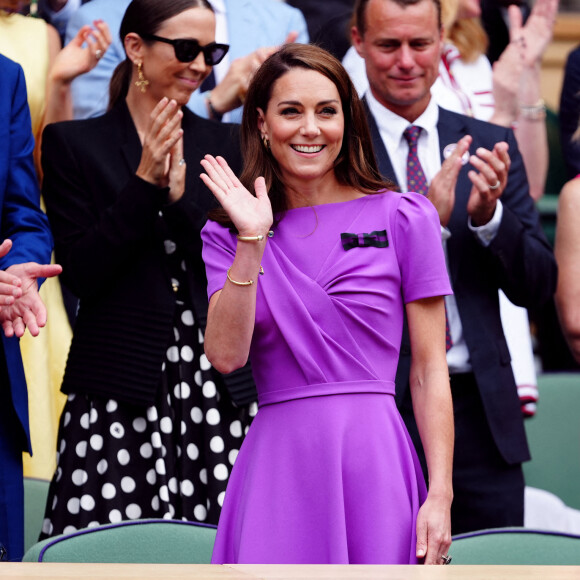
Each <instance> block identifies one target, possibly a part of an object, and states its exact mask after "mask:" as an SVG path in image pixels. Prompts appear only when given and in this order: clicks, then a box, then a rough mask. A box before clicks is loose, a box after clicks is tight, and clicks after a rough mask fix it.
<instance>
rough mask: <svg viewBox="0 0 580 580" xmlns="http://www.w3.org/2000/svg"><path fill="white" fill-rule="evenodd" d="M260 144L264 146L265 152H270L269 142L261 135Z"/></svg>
mask: <svg viewBox="0 0 580 580" xmlns="http://www.w3.org/2000/svg"><path fill="white" fill-rule="evenodd" d="M262 143H263V144H264V147H265V149H266V151H270V140H269V139H268V137H266V135H262Z"/></svg>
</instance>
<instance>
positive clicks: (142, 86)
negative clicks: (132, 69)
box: [135, 62, 149, 93]
mask: <svg viewBox="0 0 580 580" xmlns="http://www.w3.org/2000/svg"><path fill="white" fill-rule="evenodd" d="M137 77H138V80H136V81H135V86H136V87H138V88H139V90H140V91H141V92H142V93H144V92H145V91H146V90H147V87H148V86H149V81H148V80H147V79H146V78H145V75H144V74H143V63H142V62H138V63H137Z"/></svg>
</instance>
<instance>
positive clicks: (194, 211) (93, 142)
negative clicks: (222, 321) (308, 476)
mask: <svg viewBox="0 0 580 580" xmlns="http://www.w3.org/2000/svg"><path fill="white" fill-rule="evenodd" d="M120 34H121V38H122V39H123V40H124V47H125V51H126V55H127V58H126V60H125V61H124V62H122V63H121V64H120V65H119V66H118V68H117V70H116V71H115V74H114V76H113V79H112V81H111V99H110V103H111V104H110V109H109V111H108V112H107V113H106V114H105V115H103V116H102V117H98V118H95V119H88V120H83V121H73V122H68V123H57V124H54V125H50V126H49V127H47V129H46V131H45V133H44V139H43V151H42V153H43V157H42V162H43V167H44V172H45V178H44V186H43V191H44V196H45V200H46V204H47V211H48V214H49V218H50V221H51V225H52V228H53V232H54V236H55V250H56V255H57V257H58V259H59V260H60V261H62V264H63V269H64V271H65V274H64V280H65V282H66V284H67V285H68V287H69V288H70V289H71V290H72V291H73V292H74V293H75V294H76V295H77V296H78V297H79V298H80V306H79V311H78V317H77V320H76V324H75V329H74V338H73V343H72V346H71V350H70V354H69V359H68V363H67V367H66V371H65V377H64V381H63V385H62V391H63V392H64V393H65V394H67V395H68V400H67V403H66V406H65V409H64V412H63V414H62V419H61V424H60V430H59V441H58V446H57V449H58V452H59V454H58V465H57V469H56V473H55V476H54V478H53V481H52V484H51V487H50V492H49V498H48V503H47V510H46V519H45V521H44V526H43V534H42V537H46V536H50V535H55V534H60V533H63V532H69V531H72V530H74V529H78V528H81V527H85V526H89V525H95V524H105V523H109V522H117V521H120V520H125V519H135V518H147V517H154V518H155V517H156V518H168V517H169V518H174V519H184V520H197V521H201V522H208V523H217V519H218V515H219V512H220V508H221V504H222V502H223V496H224V491H225V488H226V483H227V479H228V477H229V473H230V470H231V467H232V464H233V462H234V460H235V457H236V455H237V451H238V449H239V447H240V444H241V441H242V438H243V435H244V433H245V431H246V428H247V426H248V425H249V422H250V405H247V404H246V405H243V404H240V405H238V406H235V405H234V404H233V403H232V401H231V399H230V397H229V396H228V395H227V392H226V388H225V386H224V382H223V380H222V377H221V375H218V374H217V373H216V372H214V371H213V369H212V368H211V365H210V364H209V363H208V362H207V359H206V358H205V355H204V354H203V332H204V326H205V321H206V314H207V298H206V294H205V287H206V280H205V271H204V267H203V263H202V260H201V241H200V236H199V232H200V230H201V228H202V226H203V225H204V223H205V220H206V214H207V211H208V209H209V208H210V207H211V206H212V205H213V204H214V201H213V199H212V196H211V194H210V193H209V191H207V188H205V186H204V185H203V183H202V182H201V180H200V178H199V161H200V159H201V158H202V157H203V155H204V154H205V153H208V152H210V153H213V154H218V153H219V154H221V155H224V156H226V157H227V158H228V160H233V163H234V165H235V167H236V169H239V168H240V165H241V156H240V150H239V144H238V134H237V130H235V128H234V127H233V126H230V125H224V124H219V123H215V122H212V121H209V120H205V119H201V118H199V117H197V116H195V115H194V114H193V113H191V112H190V111H189V110H188V109H186V108H184V107H183V106H184V105H185V104H186V103H187V102H188V100H189V97H190V96H191V94H192V93H193V91H194V90H195V89H197V88H198V87H199V86H200V85H201V83H202V82H203V80H204V79H205V78H206V77H207V75H208V74H209V73H210V71H211V67H212V65H215V64H217V63H218V62H219V61H220V60H221V59H222V58H223V56H224V55H225V53H226V52H227V50H228V47H227V45H219V44H216V43H215V42H214V38H215V37H214V34H215V17H214V14H213V12H212V9H211V7H210V5H209V4H208V3H207V1H206V0H133V2H132V3H131V4H130V5H129V7H128V8H127V11H126V13H125V16H124V19H123V22H122V25H121V32H120ZM247 376H249V377H251V375H250V374H249V372H248V373H247V374H243V373H242V375H241V376H239V377H237V382H238V384H237V386H238V387H246V386H248V387H249V390H250V391H251V390H252V383H251V379H250V380H248V379H247V378H246V377H247ZM247 398H248V397H246V399H247Z"/></svg>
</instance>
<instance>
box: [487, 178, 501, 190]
mask: <svg viewBox="0 0 580 580" xmlns="http://www.w3.org/2000/svg"><path fill="white" fill-rule="evenodd" d="M499 186H500V181H499V179H498V180H497V181H496V182H495V183H494V184H493V185H490V186H489V189H497V188H498V187H499Z"/></svg>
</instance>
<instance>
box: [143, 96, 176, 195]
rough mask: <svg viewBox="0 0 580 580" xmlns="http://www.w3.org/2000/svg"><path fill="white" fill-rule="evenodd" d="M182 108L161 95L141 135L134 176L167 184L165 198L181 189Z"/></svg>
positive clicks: (158, 184) (159, 184)
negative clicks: (167, 193) (141, 146)
mask: <svg viewBox="0 0 580 580" xmlns="http://www.w3.org/2000/svg"><path fill="white" fill-rule="evenodd" d="M182 118H183V111H182V110H181V108H180V107H179V105H178V104H177V102H176V101H175V100H173V99H171V100H169V99H168V98H167V97H164V98H162V99H161V100H160V101H159V103H157V105H156V106H155V108H154V109H153V111H152V112H151V115H150V120H149V127H148V129H147V132H146V134H145V137H144V138H143V151H142V153H141V161H140V163H139V167H138V168H137V176H138V177H140V178H141V179H144V180H145V181H148V182H149V183H152V184H153V185H157V186H158V187H169V201H170V202H174V201H177V200H178V199H180V198H181V196H182V195H183V193H184V191H185V161H184V160H183V129H182V128H181V120H182Z"/></svg>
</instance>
